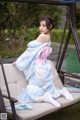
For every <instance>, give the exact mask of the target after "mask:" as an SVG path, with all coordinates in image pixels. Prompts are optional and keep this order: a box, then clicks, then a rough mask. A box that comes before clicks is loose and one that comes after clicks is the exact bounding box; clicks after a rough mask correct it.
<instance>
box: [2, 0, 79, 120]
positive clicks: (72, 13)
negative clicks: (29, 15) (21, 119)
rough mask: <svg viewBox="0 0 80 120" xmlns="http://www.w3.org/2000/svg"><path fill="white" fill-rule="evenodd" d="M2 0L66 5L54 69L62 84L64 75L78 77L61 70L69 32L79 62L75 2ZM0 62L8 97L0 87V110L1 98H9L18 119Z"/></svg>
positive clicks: (60, 0)
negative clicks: (66, 9)
mask: <svg viewBox="0 0 80 120" xmlns="http://www.w3.org/2000/svg"><path fill="white" fill-rule="evenodd" d="M3 1H7V2H24V3H25V2H26V3H35V4H53V5H65V6H67V8H68V13H69V14H68V16H67V21H66V23H65V27H64V31H63V35H62V41H61V45H60V49H59V54H58V59H57V64H56V69H57V71H58V73H59V75H60V77H61V80H62V82H63V84H64V76H71V77H74V78H80V76H79V75H73V74H70V73H67V72H65V71H61V66H62V63H63V60H64V57H65V53H66V50H67V47H68V44H69V40H70V37H71V34H73V38H74V43H75V46H76V51H77V55H78V58H79V62H80V40H79V38H78V35H77V31H76V26H75V20H74V17H75V11H76V2H75V1H74V2H73V1H70V2H65V1H64V0H63V2H62V0H3ZM68 21H69V31H68V34H67V37H66V42H65V44H64V48H63V51H62V54H61V50H62V45H63V42H64V36H65V32H66V28H67V22H68ZM0 64H1V68H2V72H3V76H4V80H5V84H6V88H7V92H8V97H7V96H4V95H3V94H2V92H1V89H0V101H1V103H0V106H1V105H2V106H3V108H2V109H0V112H2V113H6V109H5V105H4V100H3V97H5V98H7V99H9V101H10V104H11V108H12V113H13V120H18V117H17V115H16V112H15V107H14V103H15V102H16V100H15V99H14V98H11V96H10V93H9V88H8V83H7V79H6V75H5V71H4V67H3V64H2V60H1V58H0Z"/></svg>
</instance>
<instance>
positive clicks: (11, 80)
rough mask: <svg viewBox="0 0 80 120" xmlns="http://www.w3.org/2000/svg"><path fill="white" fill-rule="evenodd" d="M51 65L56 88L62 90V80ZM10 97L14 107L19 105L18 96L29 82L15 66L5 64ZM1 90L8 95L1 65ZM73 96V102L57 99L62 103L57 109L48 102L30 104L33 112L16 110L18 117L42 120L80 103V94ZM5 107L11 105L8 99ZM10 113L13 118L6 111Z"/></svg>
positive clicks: (28, 119)
mask: <svg viewBox="0 0 80 120" xmlns="http://www.w3.org/2000/svg"><path fill="white" fill-rule="evenodd" d="M49 62H50V64H51V65H52V69H53V74H54V83H55V86H56V87H57V88H58V89H61V88H62V87H63V84H62V82H61V79H60V77H59V75H58V73H57V71H56V69H55V67H54V65H53V63H52V62H51V61H50V60H49ZM3 67H4V71H5V75H6V79H7V83H8V87H9V91H10V95H11V97H12V99H13V101H14V105H15V106H16V105H18V104H19V102H17V96H18V95H19V93H20V92H21V90H22V88H25V87H26V85H27V81H26V79H25V77H24V74H23V73H22V72H20V71H19V70H18V69H17V68H16V67H15V65H13V64H11V63H6V64H3ZM0 88H1V91H2V94H3V95H7V90H6V87H5V82H4V77H3V74H2V69H1V65H0ZM71 94H72V96H73V101H69V100H66V99H65V98H64V97H63V96H61V97H59V98H57V99H56V100H57V101H59V102H60V103H61V107H55V106H54V105H52V104H50V103H46V102H41V103H28V105H30V106H31V107H32V110H16V109H15V112H16V115H17V116H18V119H19V120H35V119H38V118H41V117H43V116H45V115H47V114H50V113H52V112H55V111H58V110H60V109H62V108H65V107H68V106H70V105H73V104H75V103H77V102H79V101H80V92H77V91H75V92H74V91H71ZM4 103H5V106H6V107H7V106H9V105H10V103H9V101H8V99H5V98H4ZM6 111H7V113H8V116H9V118H10V119H11V118H12V111H11V110H6ZM15 120H16V119H15Z"/></svg>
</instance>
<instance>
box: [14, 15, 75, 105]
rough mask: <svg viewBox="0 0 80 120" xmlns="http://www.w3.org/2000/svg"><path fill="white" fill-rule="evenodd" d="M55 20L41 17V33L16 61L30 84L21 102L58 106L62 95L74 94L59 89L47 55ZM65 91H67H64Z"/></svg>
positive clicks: (20, 97)
mask: <svg viewBox="0 0 80 120" xmlns="http://www.w3.org/2000/svg"><path fill="white" fill-rule="evenodd" d="M52 28H53V20H52V18H50V17H49V16H43V17H41V19H40V21H39V30H40V35H39V36H38V37H37V38H36V40H33V41H31V42H30V43H28V47H27V50H26V51H25V52H24V53H23V54H22V55H21V56H20V57H19V58H18V59H17V61H16V62H15V65H16V67H17V68H18V69H19V70H20V71H23V73H24V75H25V77H26V80H27V81H28V85H27V86H26V88H25V89H24V90H23V91H22V92H21V93H20V95H19V97H18V100H19V101H20V102H42V101H45V102H49V103H51V104H53V105H55V106H56V107H60V106H61V104H60V103H59V102H57V101H56V100H55V98H57V97H59V96H60V95H63V96H65V97H66V98H67V99H68V100H72V99H73V98H72V96H71V95H70V93H69V92H68V91H67V89H66V88H63V89H62V90H57V89H56V87H55V85H54V83H53V81H52V80H53V78H54V75H53V73H52V67H51V64H50V63H49V61H48V60H47V57H48V56H49V55H50V53H51V52H52V48H51V47H50V45H51V41H50V37H51V34H50V33H51V30H52ZM64 91H65V92H64Z"/></svg>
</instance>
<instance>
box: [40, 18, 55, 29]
mask: <svg viewBox="0 0 80 120" xmlns="http://www.w3.org/2000/svg"><path fill="white" fill-rule="evenodd" d="M41 21H45V22H46V27H47V28H48V29H49V30H52V29H53V27H54V26H53V19H52V18H51V17H49V16H42V17H41V18H40V20H39V25H40V22H41ZM51 25H52V27H51Z"/></svg>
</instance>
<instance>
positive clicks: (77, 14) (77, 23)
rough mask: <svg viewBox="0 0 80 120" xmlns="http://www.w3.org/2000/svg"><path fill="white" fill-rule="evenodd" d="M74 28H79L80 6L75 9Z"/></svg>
mask: <svg viewBox="0 0 80 120" xmlns="http://www.w3.org/2000/svg"><path fill="white" fill-rule="evenodd" d="M76 27H77V28H80V4H78V5H77V7H76Z"/></svg>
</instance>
